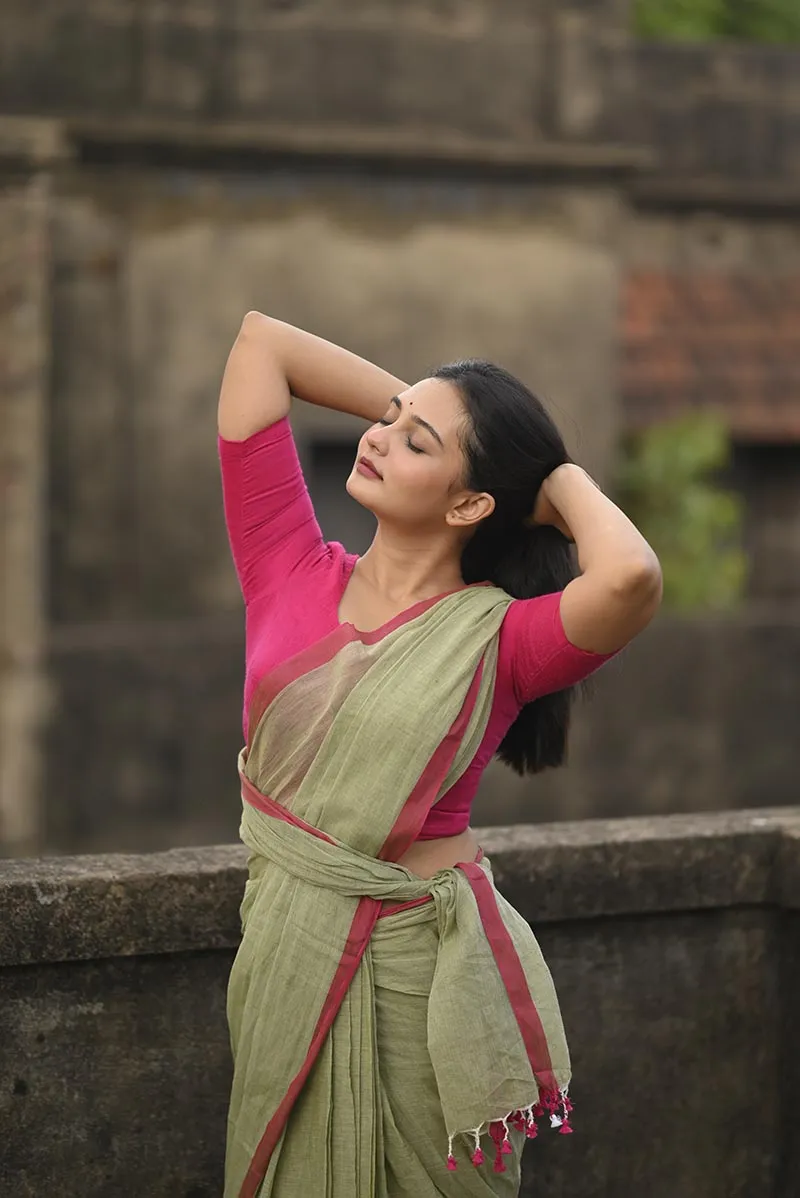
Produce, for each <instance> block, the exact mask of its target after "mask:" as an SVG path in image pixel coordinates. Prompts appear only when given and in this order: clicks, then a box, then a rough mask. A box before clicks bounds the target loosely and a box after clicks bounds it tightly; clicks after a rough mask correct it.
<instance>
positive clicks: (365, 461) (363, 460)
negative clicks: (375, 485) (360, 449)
mask: <svg viewBox="0 0 800 1198" xmlns="http://www.w3.org/2000/svg"><path fill="white" fill-rule="evenodd" d="M358 464H359V466H363V467H364V468H365V469H366V470H370V471H372V473H373V474H374V475H375V477H376V478H382V477H383V475H381V474H379V473H378V471H377V470H376V469H375V467H374V466H373V464H372V462H371V461H370V460H369V458H359V459H358Z"/></svg>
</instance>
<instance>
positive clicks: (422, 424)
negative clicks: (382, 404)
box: [391, 395, 444, 449]
mask: <svg viewBox="0 0 800 1198" xmlns="http://www.w3.org/2000/svg"><path fill="white" fill-rule="evenodd" d="M391 402H392V403H393V404H394V405H395V407H396V408H399V409H400V411H401V412H402V410H403V405H402V403H401V402H400V400H399V398H398V397H397V396H396V395H393V396H392V400H391ZM411 419H412V420H413V421H414V423H415V424H418V425H420V427H421V428H426V429H427V430H428V432H429V433H430V434H431V436H433V437H435V438H436V440H437V441H438V442H439V444H440V445H441V447H442V449H444V441H443V440H442V438H441V437H440V436H439V434H438V433H437V431H436V429H435V428H434V427H433V425H432V424H428V422H427V420H423V419H422V417H421V416H415V415H414V414H413V413H412V415H411Z"/></svg>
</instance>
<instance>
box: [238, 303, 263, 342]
mask: <svg viewBox="0 0 800 1198" xmlns="http://www.w3.org/2000/svg"><path fill="white" fill-rule="evenodd" d="M268 324H269V317H268V316H265V315H264V313H263V312H256V311H255V309H253V310H251V311H250V312H245V314H244V317H243V319H242V323H241V326H240V328H239V336H240V337H248V338H249V337H253V336H258V335H259V334H261V333H263V332H264V330H265V329H266V327H267V325H268Z"/></svg>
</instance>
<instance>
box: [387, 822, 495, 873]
mask: <svg viewBox="0 0 800 1198" xmlns="http://www.w3.org/2000/svg"><path fill="white" fill-rule="evenodd" d="M479 853H480V845H479V844H478V838H477V836H476V835H475V833H474V832H473V831H472V828H466V829H465V830H464V831H463V832H459V833H458V835H456V836H440V837H437V838H436V839H430V840H416V841H415V842H414V844H412V845H411V847H410V848H409V849H408V850H407V852H405V853H404V854H403V856H402V857H400V858H399V860H398V862H397V864H398V865H402V866H404V868H405V869H407V870H409V871H410V872H411V873H412V874H416V875H417V877H419V878H432V877H433V875H434V874H435V873H438V872H439V870H440V869H452V868H453V866H455V865H458V864H459V863H460V862H462V861H475V860H477V858H478V854H479Z"/></svg>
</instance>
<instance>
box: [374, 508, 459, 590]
mask: <svg viewBox="0 0 800 1198" xmlns="http://www.w3.org/2000/svg"><path fill="white" fill-rule="evenodd" d="M358 572H359V574H360V575H361V579H362V581H363V582H366V583H369V585H370V586H371V587H372V588H373V590H374V591H375V592H376V593H377V594H379V595H380V596H381V597H382V598H384V599H386V600H387V601H388V602H391V603H395V602H405V601H406V600H411V601H415V600H417V599H427V598H430V597H431V596H432V595H438V594H440V593H441V592H442V591H449V590H454V589H456V588H457V587H461V586H463V585H464V579H463V577H462V574H461V554H460V550H458V549H456V548H454V546H453V542H452V539H450V538H445V537H441V538H436V537H432V536H431V535H430V533H420V534H417V535H415V534H414V533H408V532H396V531H394V530H392V529H387V528H385V527H383V526H382V525H378V531H377V532H376V534H375V537H374V539H373V542H372V544H371V545H370V547H369V549H368V550H367V552H366V553H365V554H364V556H363V557H361V558H359V563H358Z"/></svg>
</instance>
